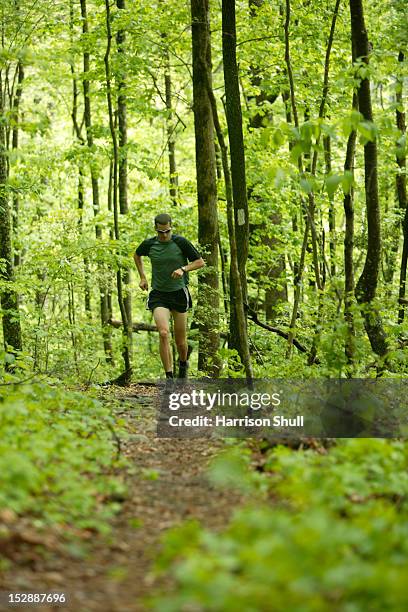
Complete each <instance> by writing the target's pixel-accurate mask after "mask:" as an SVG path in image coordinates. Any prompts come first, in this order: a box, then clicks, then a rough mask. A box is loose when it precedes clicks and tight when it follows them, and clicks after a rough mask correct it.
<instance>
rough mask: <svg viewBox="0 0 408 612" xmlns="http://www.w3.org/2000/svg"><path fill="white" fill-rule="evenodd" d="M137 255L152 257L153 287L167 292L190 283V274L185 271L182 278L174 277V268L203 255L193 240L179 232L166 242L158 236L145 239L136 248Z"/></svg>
mask: <svg viewBox="0 0 408 612" xmlns="http://www.w3.org/2000/svg"><path fill="white" fill-rule="evenodd" d="M136 255H139V256H140V257H142V256H143V255H147V256H148V257H149V258H150V261H151V264H152V288H153V289H158V290H159V291H167V292H168V291H178V290H179V289H183V287H185V286H186V285H188V274H187V273H186V272H185V273H184V274H183V276H182V277H181V278H172V277H171V275H172V273H173V272H174V270H177V268H181V266H185V265H186V264H187V263H188V261H195V260H196V259H200V257H201V255H200V253H199V252H198V251H197V249H195V247H194V246H193V245H192V244H191V242H189V241H188V240H187V239H186V238H183V236H178V235H177V234H173V235H172V237H171V239H170V240H168V241H166V242H161V241H160V240H159V239H158V238H157V237H156V236H154V237H153V238H147V240H143V242H142V243H141V244H140V245H139V246H138V247H137V249H136Z"/></svg>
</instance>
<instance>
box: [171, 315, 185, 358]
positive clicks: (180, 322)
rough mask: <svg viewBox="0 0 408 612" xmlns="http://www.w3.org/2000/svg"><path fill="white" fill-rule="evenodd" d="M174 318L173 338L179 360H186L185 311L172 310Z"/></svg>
mask: <svg viewBox="0 0 408 612" xmlns="http://www.w3.org/2000/svg"><path fill="white" fill-rule="evenodd" d="M171 314H172V315H173V320H174V338H175V341H176V346H177V350H178V354H179V359H180V361H186V360H187V313H186V312H177V311H176V310H172V311H171Z"/></svg>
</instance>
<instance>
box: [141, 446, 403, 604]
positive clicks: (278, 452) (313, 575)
mask: <svg viewBox="0 0 408 612" xmlns="http://www.w3.org/2000/svg"><path fill="white" fill-rule="evenodd" d="M252 463H253V462H252V460H251V456H250V454H249V452H248V450H247V449H245V448H244V447H242V446H239V447H236V448H233V449H232V450H230V451H228V452H227V453H226V454H225V455H224V457H221V458H219V459H218V460H217V461H216V463H215V465H214V466H213V469H212V475H213V480H215V482H217V483H218V484H219V485H224V486H225V485H227V486H231V483H233V482H235V484H236V485H239V486H242V487H243V488H244V489H245V490H246V491H248V490H250V489H251V487H252V490H253V495H254V499H255V500H256V501H255V503H253V504H252V505H251V506H247V507H245V508H243V509H241V510H239V511H238V512H236V513H235V515H234V517H233V519H232V520H231V522H230V524H229V525H227V526H226V527H225V529H224V530H223V531H222V532H221V533H217V534H214V533H211V532H210V531H209V530H206V529H203V528H202V527H201V526H200V525H199V524H197V523H192V522H190V523H185V524H184V525H182V526H181V527H179V528H177V529H175V530H172V531H170V532H169V533H168V534H167V535H166V537H165V539H164V542H163V551H162V555H161V558H160V560H159V563H158V568H159V571H162V572H165V573H170V574H171V575H172V576H173V578H174V579H175V584H176V586H175V589H174V591H173V593H172V594H160V595H158V596H157V597H155V598H154V599H153V600H151V602H150V604H151V606H152V607H153V608H154V609H155V610H160V612H172V611H178V612H180V611H183V610H185V611H189V610H194V611H195V612H198V611H205V612H207V611H219V612H221V611H222V612H229V611H231V612H232V611H235V610H237V609H241V610H245V612H258V611H264V610H265V611H269V610H273V611H278V612H279V611H280V610H296V611H297V612H299V611H305V612H306V611H307V612H309V611H322V612H323V611H327V610H338V611H342V612H360V611H361V612H363V611H366V610H378V611H380V610H381V611H384V610H393V611H402V610H406V609H408V591H407V588H406V568H407V563H408V447H407V446H406V445H405V444H404V443H403V442H399V441H387V440H380V439H360V440H347V441H342V442H339V444H338V445H337V446H335V447H334V448H332V449H331V450H330V451H329V452H328V453H325V454H321V453H320V454H319V453H317V452H315V451H313V450H306V451H297V452H296V451H293V450H290V449H288V448H285V447H282V446H278V447H276V448H274V449H273V450H271V451H270V452H269V454H268V456H267V460H266V463H265V465H264V466H263V468H264V472H263V473H259V471H254V470H253V465H252Z"/></svg>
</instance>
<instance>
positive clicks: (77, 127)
mask: <svg viewBox="0 0 408 612" xmlns="http://www.w3.org/2000/svg"><path fill="white" fill-rule="evenodd" d="M69 17H70V19H69V26H70V40H71V45H72V46H73V45H74V0H70V4H69ZM70 68H71V77H72V111H71V118H72V125H73V129H74V134H75V136H76V138H77V140H78V142H79V143H80V145H81V146H84V145H85V140H84V137H83V135H82V126H83V121H81V124H79V123H78V97H79V92H78V85H77V75H76V72H75V57H74V56H72V57H71V59H70ZM77 193H78V200H77V201H78V227H79V233H80V234H82V232H83V213H84V203H85V197H84V173H83V171H82V167H81V164H78V189H77ZM83 263H84V308H85V312H86V315H87V317H88V319H89V320H91V319H92V307H91V288H90V284H89V279H90V274H89V260H88V258H87V257H86V256H84V258H83Z"/></svg>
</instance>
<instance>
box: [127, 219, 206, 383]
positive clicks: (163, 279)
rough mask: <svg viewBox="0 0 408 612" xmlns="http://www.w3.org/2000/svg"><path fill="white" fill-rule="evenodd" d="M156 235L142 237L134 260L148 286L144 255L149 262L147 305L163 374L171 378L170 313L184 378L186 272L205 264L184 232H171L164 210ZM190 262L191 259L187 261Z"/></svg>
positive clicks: (143, 284) (142, 284)
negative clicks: (184, 235)
mask: <svg viewBox="0 0 408 612" xmlns="http://www.w3.org/2000/svg"><path fill="white" fill-rule="evenodd" d="M154 226H155V229H156V236H154V237H153V238H148V239H147V240H143V242H142V243H141V244H140V245H139V246H138V247H137V249H136V252H135V255H134V260H135V264H136V267H137V270H138V272H139V276H140V283H139V287H140V288H141V289H143V290H144V291H147V290H148V288H149V285H148V282H147V279H146V275H145V272H144V268H143V261H142V257H143V256H148V257H149V258H150V261H151V264H152V291H151V292H150V294H149V298H148V301H147V307H148V308H149V309H150V310H151V311H152V312H153V317H154V320H155V323H156V327H157V330H158V332H159V337H160V358H161V361H162V364H163V367H164V370H165V372H166V378H173V365H172V353H171V347H170V329H169V321H170V313H171V314H172V316H173V321H174V336H175V341H176V346H177V351H178V355H179V371H178V375H179V378H187V370H188V362H187V311H188V309H189V308H191V306H192V301H191V296H190V292H189V290H188V272H192V271H193V270H198V269H199V268H202V267H203V266H204V265H205V262H204V260H203V259H202V257H201V255H200V253H199V252H198V251H197V250H196V249H195V248H194V246H193V245H192V244H191V242H189V241H188V240H187V239H186V238H183V236H178V235H177V234H173V232H172V228H171V217H170V215H168V214H166V213H163V214H160V215H157V216H156V217H155V219H154ZM188 262H190V263H188Z"/></svg>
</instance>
